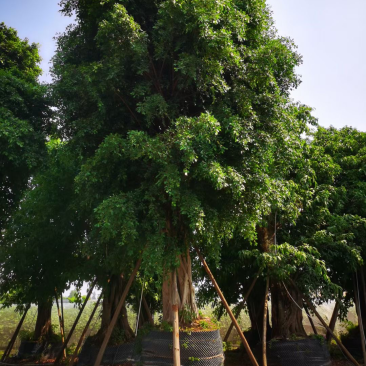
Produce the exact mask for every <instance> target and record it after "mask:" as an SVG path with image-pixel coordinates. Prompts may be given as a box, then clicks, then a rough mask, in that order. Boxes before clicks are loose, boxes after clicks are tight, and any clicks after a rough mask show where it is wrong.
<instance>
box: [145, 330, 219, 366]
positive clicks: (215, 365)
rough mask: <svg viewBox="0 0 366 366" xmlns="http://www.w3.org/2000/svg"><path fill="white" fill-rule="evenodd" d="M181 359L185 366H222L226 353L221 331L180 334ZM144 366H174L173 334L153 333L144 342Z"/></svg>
mask: <svg viewBox="0 0 366 366" xmlns="http://www.w3.org/2000/svg"><path fill="white" fill-rule="evenodd" d="M179 342H180V357H181V363H182V364H183V365H185V366H186V365H192V366H193V365H194V366H221V365H223V363H224V352H223V348H222V340H221V337H220V332H219V330H214V331H207V332H192V333H186V332H180V333H179ZM141 361H142V363H143V365H156V366H159V365H161V366H170V365H171V366H172V365H173V334H172V333H170V332H159V331H152V332H150V333H149V334H148V335H147V336H146V337H145V338H143V340H142V354H141Z"/></svg>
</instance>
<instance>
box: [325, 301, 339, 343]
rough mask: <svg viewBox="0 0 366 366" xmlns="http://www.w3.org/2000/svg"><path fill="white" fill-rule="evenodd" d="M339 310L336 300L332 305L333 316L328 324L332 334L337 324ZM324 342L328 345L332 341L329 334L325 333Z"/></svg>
mask: <svg viewBox="0 0 366 366" xmlns="http://www.w3.org/2000/svg"><path fill="white" fill-rule="evenodd" d="M339 308H340V305H339V302H338V300H336V301H335V304H334V309H333V314H332V317H331V318H330V322H329V328H330V329H331V330H332V331H333V332H334V328H335V325H336V322H337V318H338V312H339ZM326 340H327V342H328V343H330V341H331V340H332V337H331V335H330V333H329V332H327V335H326Z"/></svg>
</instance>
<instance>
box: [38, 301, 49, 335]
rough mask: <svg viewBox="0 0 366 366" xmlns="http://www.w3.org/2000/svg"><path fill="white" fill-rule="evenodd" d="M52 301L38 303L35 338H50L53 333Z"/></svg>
mask: <svg viewBox="0 0 366 366" xmlns="http://www.w3.org/2000/svg"><path fill="white" fill-rule="evenodd" d="M51 312H52V301H49V302H45V303H40V304H38V313H37V321H36V327H35V329H34V340H39V339H41V338H46V339H47V338H48V337H49V336H50V335H51V334H52V327H51Z"/></svg>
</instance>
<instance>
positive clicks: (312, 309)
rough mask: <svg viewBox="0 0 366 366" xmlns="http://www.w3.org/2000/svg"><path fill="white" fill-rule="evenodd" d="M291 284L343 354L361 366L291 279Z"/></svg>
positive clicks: (357, 365)
mask: <svg viewBox="0 0 366 366" xmlns="http://www.w3.org/2000/svg"><path fill="white" fill-rule="evenodd" d="M290 281H291V284H292V285H293V286H294V288H295V289H296V290H297V291H298V292H299V293H300V294H302V297H303V299H304V300H305V302H306V304H307V305H308V307H309V309H310V310H311V311H312V312H313V313H314V314H315V315H316V317H317V318H318V319H319V320H320V323H322V325H323V327H324V328H325V329H326V330H327V331H328V332H329V333H330V335H331V336H332V337H333V339H334V340H335V341H336V343H337V345H338V346H339V348H340V349H341V350H342V352H343V353H344V354H345V355H346V356H347V358H348V359H349V360H350V361H351V362H352V363H353V364H354V365H355V366H360V364H359V363H358V362H357V361H356V360H355V359H354V358H353V356H352V355H351V354H350V353H349V352H348V349H347V348H346V347H345V346H343V344H342V343H341V341H340V340H339V339H338V338H337V337H336V336H335V334H334V333H333V331H332V330H331V329H330V328H329V327H328V324H327V323H326V322H325V321H324V319H323V318H322V317H321V316H320V314H319V313H318V312H317V311H316V309H315V307H314V305H313V303H312V302H311V301H310V299H309V298H308V297H306V296H305V295H304V294H303V293H302V292H301V291H300V290H299V288H298V287H297V286H296V284H295V282H294V281H293V280H292V279H291V278H290Z"/></svg>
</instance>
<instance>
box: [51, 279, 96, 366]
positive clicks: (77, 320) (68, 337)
mask: <svg viewBox="0 0 366 366" xmlns="http://www.w3.org/2000/svg"><path fill="white" fill-rule="evenodd" d="M96 283H97V279H95V280H94V281H93V283H92V284H91V286H90V289H89V291H88V293H87V295H86V298H85V301H84V303H83V305H82V306H81V309H80V311H79V314H78V315H77V317H76V319H75V321H74V324H73V325H72V327H71V329H70V332H69V334H68V335H67V338H66V341H65V343H64V344H63V345H62V347H61V349H60V352H59V353H58V355H57V357H56V360H55V364H58V363H60V361H61V359H62V355H63V353H64V350H65V349H66V347H67V345H68V343H69V342H70V339H71V337H72V335H73V333H74V330H75V328H76V325H77V324H78V322H79V319H80V317H81V314H82V313H83V311H84V309H85V307H86V304H87V302H88V300H89V297H90V295H91V294H92V291H93V289H94V287H95V285H96Z"/></svg>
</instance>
